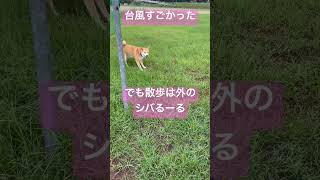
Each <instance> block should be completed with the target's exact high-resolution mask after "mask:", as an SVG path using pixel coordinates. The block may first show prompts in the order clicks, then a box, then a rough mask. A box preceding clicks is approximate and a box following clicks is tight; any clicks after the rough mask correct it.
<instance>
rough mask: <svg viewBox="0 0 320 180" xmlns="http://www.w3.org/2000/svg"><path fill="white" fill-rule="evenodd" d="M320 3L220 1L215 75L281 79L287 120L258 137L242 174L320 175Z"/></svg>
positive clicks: (215, 32) (213, 61)
mask: <svg viewBox="0 0 320 180" xmlns="http://www.w3.org/2000/svg"><path fill="white" fill-rule="evenodd" d="M319 12H320V2H319V1H315V0H305V1H297V0H290V1H285V0H284V1H270V0H258V1H254V0H242V1H232V0H223V1H222V0H220V1H215V3H214V4H213V9H212V10H211V13H212V14H213V16H212V19H211V20H212V26H211V28H212V33H211V38H212V41H211V43H212V44H211V46H212V47H213V48H212V51H211V52H212V53H213V59H211V70H212V78H213V79H218V80H225V79H232V80H251V81H254V80H260V81H270V80H271V81H280V82H282V83H284V85H285V86H286V92H285V97H284V100H285V125H284V127H283V129H282V130H277V131H274V132H259V133H257V134H256V136H254V137H253V138H252V143H251V152H252V154H251V162H250V163H251V164H250V175H249V177H248V178H244V179H252V180H253V179H266V180H267V179H275V180H278V179H302V180H307V179H308V180H315V179H319V178H320V172H319V169H320V156H319V155H320V119H319V117H320V111H319V109H320V14H319Z"/></svg>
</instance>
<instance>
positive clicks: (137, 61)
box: [135, 59, 143, 71]
mask: <svg viewBox="0 0 320 180" xmlns="http://www.w3.org/2000/svg"><path fill="white" fill-rule="evenodd" d="M135 61H136V64H137V65H138V67H139V69H140V70H141V71H143V69H142V67H141V65H140V61H139V59H135Z"/></svg>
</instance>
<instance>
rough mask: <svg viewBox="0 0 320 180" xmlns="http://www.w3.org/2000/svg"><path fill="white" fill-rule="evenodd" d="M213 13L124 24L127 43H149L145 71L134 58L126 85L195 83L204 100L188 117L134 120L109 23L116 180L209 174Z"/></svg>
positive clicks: (200, 177) (128, 70)
mask: <svg viewBox="0 0 320 180" xmlns="http://www.w3.org/2000/svg"><path fill="white" fill-rule="evenodd" d="M209 22H210V16H209V15H208V14H207V15H200V21H199V24H198V25H197V26H195V27H189V26H176V27H172V26H171V27H170V26H153V27H152V26H143V27H142V26H141V27H138V26H131V27H125V26H122V35H123V39H124V40H126V42H127V43H128V44H133V45H137V46H142V47H147V46H150V55H149V58H148V59H147V60H145V63H144V64H145V66H146V67H147V69H146V70H145V71H144V72H142V71H140V70H139V68H138V67H137V65H136V63H135V62H134V60H133V59H129V61H128V64H129V67H127V68H126V70H127V85H128V87H170V86H182V87H194V88H199V89H200V100H199V102H197V103H196V104H192V105H191V108H190V111H189V117H188V118H187V119H185V120H170V121H168V120H156V119H148V120H143V119H141V120H135V119H133V118H132V115H131V111H130V112H125V111H124V109H123V104H122V101H121V86H120V71H119V64H118V59H117V47H116V46H117V45H116V38H115V35H114V31H115V30H114V28H113V24H111V30H110V32H111V39H110V49H111V54H110V56H111V58H110V71H111V76H110V78H111V82H110V83H111V104H112V106H111V120H110V124H111V125H110V126H111V166H112V167H111V168H112V176H111V177H112V178H114V179H121V178H122V179H126V178H127V179H146V180H147V179H208V178H209V94H210V92H209V82H210V68H209V66H210V42H209V38H210V31H209V30H210V29H209V28H210V25H209Z"/></svg>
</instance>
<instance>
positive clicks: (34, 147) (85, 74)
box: [0, 0, 108, 180]
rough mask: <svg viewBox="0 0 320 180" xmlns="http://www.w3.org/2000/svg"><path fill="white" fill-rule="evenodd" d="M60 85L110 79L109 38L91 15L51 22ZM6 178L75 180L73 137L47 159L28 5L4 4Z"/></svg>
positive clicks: (0, 19) (0, 15)
mask: <svg viewBox="0 0 320 180" xmlns="http://www.w3.org/2000/svg"><path fill="white" fill-rule="evenodd" d="M50 32H51V41H52V44H51V45H52V57H53V60H54V62H53V68H54V79H55V80H104V79H107V75H108V71H107V63H108V59H107V58H108V51H107V45H108V43H107V37H108V36H107V34H106V32H102V31H101V30H100V29H99V28H98V27H97V26H96V25H95V24H94V23H93V22H92V20H91V19H90V17H88V16H85V15H84V16H80V17H76V16H62V17H57V18H56V17H50ZM0 39H1V43H0V52H1V53H0V63H1V66H0V77H1V81H0V86H1V87H2V88H1V90H0V144H1V146H0V153H1V156H0V179H4V180H7V179H17V180H24V179H35V180H43V179H45V180H46V179H47V180H52V179H59V180H60V179H71V177H72V169H71V156H72V148H71V138H70V136H66V135H59V137H58V138H59V144H58V146H57V150H56V153H54V154H53V155H52V156H51V157H47V158H46V157H45V154H44V143H43V139H44V138H43V136H42V133H41V128H40V120H39V108H38V94H37V89H38V87H37V81H36V64H35V59H34V56H33V43H32V34H31V22H30V15H29V4H28V1H18V0H14V1H4V2H1V5H0Z"/></svg>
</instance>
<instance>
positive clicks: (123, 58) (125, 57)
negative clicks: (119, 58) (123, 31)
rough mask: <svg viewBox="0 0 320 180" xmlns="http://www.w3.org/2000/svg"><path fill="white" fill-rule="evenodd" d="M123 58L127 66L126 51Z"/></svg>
mask: <svg viewBox="0 0 320 180" xmlns="http://www.w3.org/2000/svg"><path fill="white" fill-rule="evenodd" d="M123 60H124V62H125V63H126V66H128V62H127V55H126V53H123Z"/></svg>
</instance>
